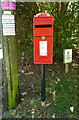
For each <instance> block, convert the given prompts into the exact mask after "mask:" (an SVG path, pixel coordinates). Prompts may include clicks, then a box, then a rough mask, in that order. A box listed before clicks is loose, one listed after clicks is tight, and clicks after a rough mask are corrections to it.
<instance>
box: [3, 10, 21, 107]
mask: <svg viewBox="0 0 79 120" xmlns="http://www.w3.org/2000/svg"><path fill="white" fill-rule="evenodd" d="M7 10H9V8H8V9H7ZM7 10H6V9H3V13H4V11H7ZM9 11H11V14H13V13H14V10H13V9H12V10H9ZM3 38H4V45H3V46H4V47H3V51H4V52H3V53H4V68H5V84H6V93H7V108H8V109H11V108H14V107H16V105H17V103H18V95H19V90H18V61H17V47H16V37H15V36H14V35H5V36H4V34H3Z"/></svg>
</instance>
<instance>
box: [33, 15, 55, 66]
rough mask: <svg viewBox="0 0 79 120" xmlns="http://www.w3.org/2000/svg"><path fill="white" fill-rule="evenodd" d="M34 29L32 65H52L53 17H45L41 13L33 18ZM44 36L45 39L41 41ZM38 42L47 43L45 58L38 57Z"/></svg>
mask: <svg viewBox="0 0 79 120" xmlns="http://www.w3.org/2000/svg"><path fill="white" fill-rule="evenodd" d="M33 27H34V63H35V64H52V63H53V32H54V31H53V28H54V18H53V16H47V15H46V13H42V14H40V15H39V16H37V17H34V18H33ZM42 36H45V39H42ZM40 41H47V56H40V52H39V51H40V49H39V48H40V47H39V43H40Z"/></svg>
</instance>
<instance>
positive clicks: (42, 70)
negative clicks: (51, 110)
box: [41, 64, 46, 106]
mask: <svg viewBox="0 0 79 120" xmlns="http://www.w3.org/2000/svg"><path fill="white" fill-rule="evenodd" d="M45 98H46V92H45V65H44V64H42V65H41V101H42V102H41V104H42V106H45Z"/></svg>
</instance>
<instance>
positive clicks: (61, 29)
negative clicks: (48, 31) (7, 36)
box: [16, 2, 79, 61]
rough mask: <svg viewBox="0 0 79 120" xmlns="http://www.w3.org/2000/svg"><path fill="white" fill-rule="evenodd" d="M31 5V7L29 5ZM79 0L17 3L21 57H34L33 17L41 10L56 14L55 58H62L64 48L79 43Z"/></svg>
mask: <svg viewBox="0 0 79 120" xmlns="http://www.w3.org/2000/svg"><path fill="white" fill-rule="evenodd" d="M29 6H30V7H29ZM78 9H79V2H73V3H71V4H69V2H61V3H59V2H57V3H54V2H52V3H46V2H45V3H41V2H40V3H28V2H27V3H17V11H16V28H17V29H16V32H17V36H16V37H17V42H18V43H17V46H18V55H19V57H26V56H28V55H29V54H30V56H31V57H32V58H33V17H34V15H35V14H37V13H39V12H47V13H49V14H50V15H52V16H54V18H55V20H54V58H55V61H56V60H57V61H60V60H62V57H63V49H66V48H72V49H73V51H74V50H75V47H76V46H77V45H78V39H79V30H78V25H79V24H78V21H79V17H78V16H79V14H78Z"/></svg>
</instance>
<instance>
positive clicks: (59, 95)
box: [3, 64, 78, 118]
mask: <svg viewBox="0 0 79 120" xmlns="http://www.w3.org/2000/svg"><path fill="white" fill-rule="evenodd" d="M38 67H39V66H38ZM37 74H38V73H37ZM77 74H78V73H77V68H76V67H75V66H74V67H73V66H72V65H69V72H68V73H65V72H64V65H63V64H60V65H59V64H57V65H52V66H51V65H47V66H46V106H45V107H42V106H41V100H40V89H41V86H40V82H41V80H40V75H39V77H38V78H39V80H38V79H35V81H31V82H30V84H32V85H33V87H32V88H30V89H29V87H28V84H27V76H26V79H25V80H24V81H26V84H25V83H24V84H23V81H22V80H21V81H20V82H21V83H22V86H20V87H21V89H22V91H24V90H25V89H26V90H27V93H26V95H23V96H21V97H22V98H23V101H22V102H21V103H20V104H19V105H18V106H17V107H16V108H15V109H13V110H9V111H6V112H5V114H4V116H3V117H4V118H53V116H54V114H55V118H77ZM30 76H31V75H30ZM29 81H30V79H29ZM23 88H24V89H23ZM71 106H73V108H74V111H73V112H71V111H70V107H71Z"/></svg>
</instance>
